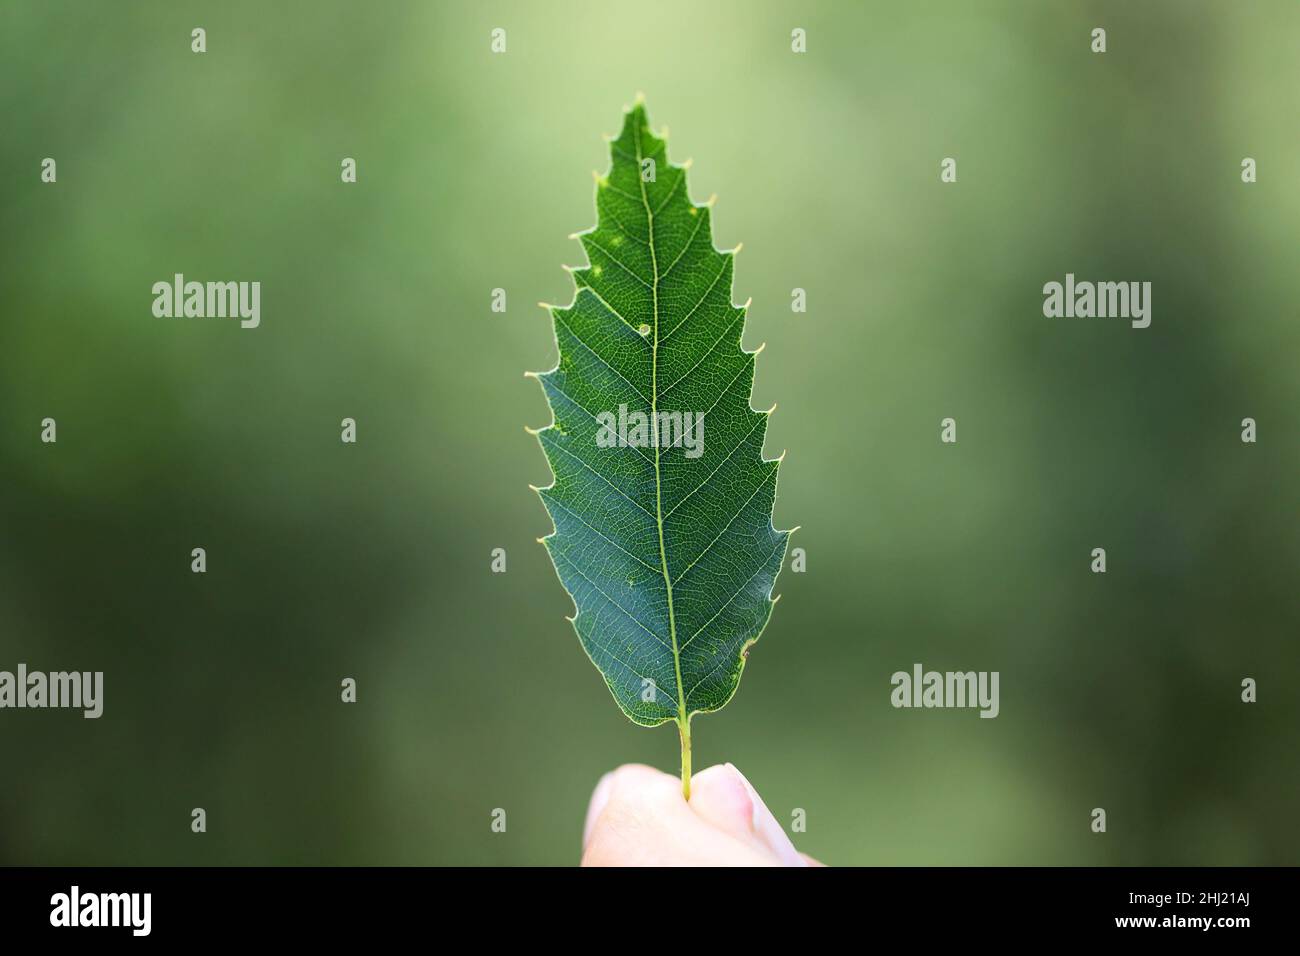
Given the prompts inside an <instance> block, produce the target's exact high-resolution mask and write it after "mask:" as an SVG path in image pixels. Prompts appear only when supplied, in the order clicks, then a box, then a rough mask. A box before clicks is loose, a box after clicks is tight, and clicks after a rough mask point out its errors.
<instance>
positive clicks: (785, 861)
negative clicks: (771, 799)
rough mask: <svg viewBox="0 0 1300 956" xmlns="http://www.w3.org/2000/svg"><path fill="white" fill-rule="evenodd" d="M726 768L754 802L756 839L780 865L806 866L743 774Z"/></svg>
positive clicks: (733, 768)
mask: <svg viewBox="0 0 1300 956" xmlns="http://www.w3.org/2000/svg"><path fill="white" fill-rule="evenodd" d="M727 766H728V767H731V769H732V770H734V771H735V772H736V775H737V776H739V777H740V779H741V780H742V781H743V782H744V784H745V789H746V790H748V791H749V798H750V800H752V801H753V802H754V832H755V833H756V834H758V838H759V839H760V840H762V841H763V843H764V844H765V845H766V846H767V847H768V849H770V850H771V851H772V852H773V853H775V854H776V856H777V858H778V859H779V860H780V861H781V863H782V865H784V866H807V865H808V861H807V860H805V859H804V858H803V856H802V855H800V853H799V851H798V850H796V849H795V848H794V844H793V843H791V842H790V837H789V836H787V835H786V832H785V830H784V829H783V828H782V826H781V824H779V823H777V822H776V817H774V816H772V811H771V810H769V809H768V808H767V804H766V803H764V802H763V798H762V797H760V796H759V795H758V791H757V790H755V789H754V787H753V785H752V784H751V783H750V782H749V781H748V780H746V779H745V775H744V774H742V773H741V772H740V771H739V770H736V768H735V767H734V766H732V765H731V764H727Z"/></svg>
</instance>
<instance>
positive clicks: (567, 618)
mask: <svg viewBox="0 0 1300 956" xmlns="http://www.w3.org/2000/svg"><path fill="white" fill-rule="evenodd" d="M564 619H565V620H566V621H568V622H569V623H570V624H575V623H577V620H578V615H576V614H575V615H573V617H569V615H567V614H566V615H564Z"/></svg>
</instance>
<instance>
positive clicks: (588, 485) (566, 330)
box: [530, 99, 790, 795]
mask: <svg viewBox="0 0 1300 956" xmlns="http://www.w3.org/2000/svg"><path fill="white" fill-rule="evenodd" d="M610 159H611V165H610V170H609V173H608V174H607V175H605V176H598V177H597V180H596V212H597V217H598V223H597V225H596V226H595V227H594V228H592V229H590V230H588V231H586V232H584V233H581V234H580V235H579V236H578V237H577V238H579V239H580V240H581V242H582V245H583V248H584V249H585V250H586V253H587V259H588V262H589V263H590V264H589V265H588V266H587V267H585V268H580V269H573V270H571V272H572V275H573V279H574V282H575V284H576V286H577V291H576V294H575V296H574V300H573V304H572V305H570V306H568V307H567V308H560V307H556V306H547V307H546V308H548V309H549V311H550V313H551V316H552V318H553V320H554V325H555V337H556V343H557V345H558V347H559V356H560V357H559V362H558V364H557V365H556V367H555V368H554V369H552V370H551V371H549V372H545V373H541V374H536V373H530V374H535V375H536V377H537V378H538V379H539V380H540V381H541V383H542V388H543V390H544V391H545V393H546V398H547V401H548V402H549V404H550V407H551V413H552V415H553V419H554V420H553V422H552V424H550V425H548V426H547V427H546V428H543V429H541V430H540V431H538V432H537V433H536V434H537V437H538V439H539V440H540V442H541V444H542V448H543V449H544V450H545V452H546V457H547V459H548V461H549V462H550V465H551V470H552V472H553V473H554V475H555V480H554V481H553V482H552V484H551V485H550V486H549V487H547V488H542V489H538V493H539V494H540V495H541V498H542V500H543V502H544V503H545V504H546V508H547V510H548V511H549V512H550V515H551V519H552V521H553V522H554V523H555V530H554V531H553V532H552V533H551V534H550V535H548V536H547V537H546V538H544V539H542V540H543V543H544V544H545V545H546V547H547V551H548V553H549V554H550V556H551V560H552V561H553V562H554V564H555V570H556V572H557V573H558V574H559V577H560V581H561V582H562V583H563V584H564V587H565V588H566V589H567V590H568V592H569V594H570V595H571V596H572V597H573V601H574V605H575V606H576V608H577V613H576V614H575V616H574V617H573V618H571V619H570V620H571V621H572V622H573V626H574V628H575V630H577V632H578V637H579V639H580V640H581V642H582V646H583V648H584V649H585V650H586V652H587V654H588V655H589V656H590V657H591V660H592V662H593V663H594V664H595V665H596V667H597V668H598V669H599V670H600V672H601V674H602V675H604V678H605V682H606V683H607V684H608V685H609V689H610V691H611V693H613V695H614V699H615V700H616V701H617V702H618V705H619V707H621V708H622V709H623V712H624V713H625V714H627V716H628V717H630V718H631V719H632V720H633V721H635V722H636V723H638V724H642V725H645V726H647V727H653V726H657V725H658V724H663V723H666V722H668V721H674V722H676V723H677V725H678V728H679V731H680V733H681V736H682V763H683V766H682V778H683V789H684V791H685V792H686V793H687V794H688V795H689V781H690V719H691V717H692V716H693V715H694V714H698V713H706V712H708V711H714V710H718V709H719V708H721V707H722V706H724V705H725V704H726V703H727V702H728V701H729V700H730V699H731V697H732V695H733V694H734V693H735V692H736V687H737V685H738V684H739V682H740V675H741V672H742V671H743V670H744V667H745V659H746V656H747V654H748V650H749V646H750V645H751V644H753V643H754V642H755V641H756V640H758V637H759V635H760V634H761V633H762V631H763V628H764V626H766V624H767V621H768V618H769V617H770V616H771V613H772V606H773V605H774V604H775V601H773V600H772V598H771V594H772V587H773V583H774V582H775V580H776V576H777V573H778V572H779V571H780V569H781V564H782V562H783V561H784V559H785V549H786V541H787V539H788V538H789V536H790V532H788V531H777V530H776V529H775V528H774V527H773V525H772V502H773V499H774V497H775V494H776V478H777V466H778V463H779V460H767V459H764V458H763V438H764V435H765V433H766V431H767V417H768V415H769V414H770V411H769V412H757V411H754V410H753V409H752V408H750V406H749V399H750V391H751V388H752V385H753V379H754V356H755V355H756V354H758V353H757V352H746V351H744V350H743V349H742V348H741V345H740V341H741V335H742V333H743V331H744V326H745V310H744V308H741V307H737V306H736V305H734V304H732V301H731V281H732V270H733V266H734V260H735V255H736V252H738V251H739V247H737V249H735V250H731V251H727V252H720V251H718V250H717V249H715V248H714V247H713V238H712V232H711V229H710V222H709V220H710V214H711V212H712V208H711V206H712V204H711V203H706V204H703V205H697V204H695V203H692V202H691V199H690V196H689V194H688V192H687V188H686V167H685V166H676V165H671V164H670V163H669V162H668V158H667V150H666V144H665V142H664V140H663V139H661V138H658V137H656V136H655V135H653V134H652V133H651V131H650V128H649V125H648V123H647V120H646V112H645V107H644V105H643V104H642V103H641V101H640V100H639V99H638V102H637V104H636V106H634V107H633V108H632V109H631V110H629V111H627V113H626V114H625V116H624V121H623V130H622V132H621V133H620V134H619V136H618V138H617V139H615V140H613V141H612V142H611V145H610ZM651 173H653V176H651ZM647 180H649V181H647ZM759 351H761V349H759ZM636 412H641V413H643V414H644V415H645V416H646V418H647V420H646V422H645V425H646V427H645V428H644V429H642V430H638V429H637V427H636V425H637V420H636V418H635V415H634V413H636ZM700 413H702V414H703V418H702V419H698V418H697V417H696V416H698V415H699V414H700ZM688 414H689V415H690V418H688V417H687V415H688ZM661 415H664V416H667V417H666V419H665V418H661V417H660V416H661ZM677 415H680V419H678V418H676V417H674V416H677ZM699 421H702V425H699V424H697V423H698V422H699ZM622 422H627V426H628V427H626V428H624V429H622V430H621V431H620V425H621V423H622ZM651 422H655V423H658V424H659V425H660V427H659V428H654V427H653V426H651V424H650V423H651ZM611 424H612V425H613V426H614V427H611ZM697 428H698V429H699V431H698V432H697V431H696V429H697ZM619 437H621V438H623V439H626V441H625V442H618V443H617V444H616V445H615V447H604V446H608V445H609V444H610V440H611V439H615V440H616V441H617V440H618V438H619ZM656 438H658V439H660V440H658V441H656ZM697 439H699V440H698V441H697ZM674 440H676V443H675V444H674ZM650 681H653V685H652V684H650V683H648V682H650ZM647 698H650V699H647Z"/></svg>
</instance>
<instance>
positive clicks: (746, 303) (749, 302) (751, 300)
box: [741, 295, 766, 355]
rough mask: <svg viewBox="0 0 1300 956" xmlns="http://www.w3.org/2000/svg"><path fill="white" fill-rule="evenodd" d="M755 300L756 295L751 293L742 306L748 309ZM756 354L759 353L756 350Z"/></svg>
mask: <svg viewBox="0 0 1300 956" xmlns="http://www.w3.org/2000/svg"><path fill="white" fill-rule="evenodd" d="M753 302H754V297H753V296H752V295H751V296H750V297H749V298H748V299H746V300H745V304H744V305H742V306H741V308H742V309H748V308H749V307H750V305H752V304H753ZM764 344H766V343H764ZM754 354H755V355H757V354H758V353H757V352H755V353H754Z"/></svg>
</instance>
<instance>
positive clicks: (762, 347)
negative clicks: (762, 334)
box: [749, 342, 767, 355]
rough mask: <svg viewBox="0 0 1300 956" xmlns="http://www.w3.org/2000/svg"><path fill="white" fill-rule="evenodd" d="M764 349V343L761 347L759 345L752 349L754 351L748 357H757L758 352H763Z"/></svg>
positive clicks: (765, 346)
mask: <svg viewBox="0 0 1300 956" xmlns="http://www.w3.org/2000/svg"><path fill="white" fill-rule="evenodd" d="M765 348H767V343H766V342H764V343H763V344H762V345H760V346H759V347H758V348H756V349H754V351H752V352H750V353H749V354H750V355H757V354H758V353H759V352H761V351H763V349H765Z"/></svg>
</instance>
